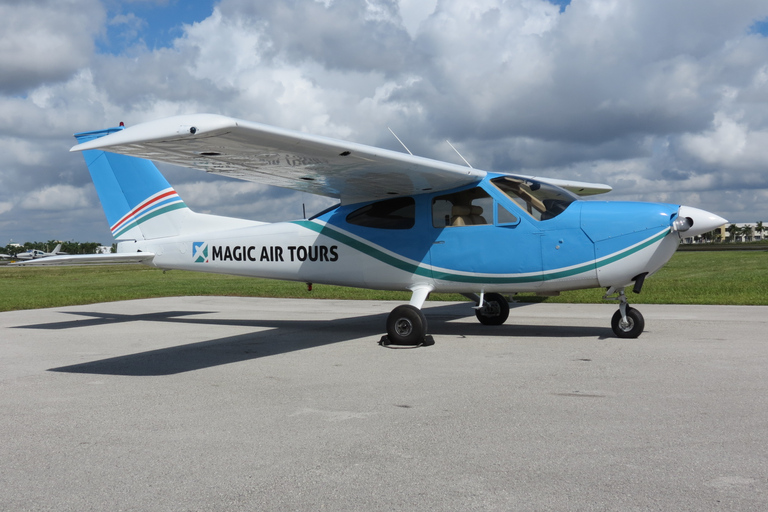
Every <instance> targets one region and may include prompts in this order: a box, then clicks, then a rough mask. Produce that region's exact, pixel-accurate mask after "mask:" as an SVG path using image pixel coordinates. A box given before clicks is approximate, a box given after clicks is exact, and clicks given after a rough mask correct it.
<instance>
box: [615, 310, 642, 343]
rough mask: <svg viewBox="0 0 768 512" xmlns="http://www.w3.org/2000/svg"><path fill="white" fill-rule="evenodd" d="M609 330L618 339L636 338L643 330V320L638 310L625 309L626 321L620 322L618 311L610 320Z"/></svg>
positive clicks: (619, 311)
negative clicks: (610, 329) (611, 330)
mask: <svg viewBox="0 0 768 512" xmlns="http://www.w3.org/2000/svg"><path fill="white" fill-rule="evenodd" d="M611 328H612V329H613V333H614V334H615V335H616V336H618V337H619V338H637V337H638V336H640V333H642V332H643V329H645V319H644V318H643V315H641V314H640V312H639V311H638V310H636V309H635V308H630V307H627V321H626V322H624V321H623V320H622V318H621V310H618V311H616V313H614V314H613V318H612V319H611Z"/></svg>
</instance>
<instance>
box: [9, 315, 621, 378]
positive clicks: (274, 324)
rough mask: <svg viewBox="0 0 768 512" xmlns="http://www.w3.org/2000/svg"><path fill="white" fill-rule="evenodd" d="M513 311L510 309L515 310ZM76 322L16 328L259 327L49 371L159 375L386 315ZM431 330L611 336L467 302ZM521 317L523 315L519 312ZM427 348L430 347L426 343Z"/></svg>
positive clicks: (324, 339)
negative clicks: (508, 319) (488, 313)
mask: <svg viewBox="0 0 768 512" xmlns="http://www.w3.org/2000/svg"><path fill="white" fill-rule="evenodd" d="M513 312H514V310H513ZM66 313H67V314H71V315H77V316H79V317H85V318H78V319H75V320H70V321H63V322H51V323H45V324H35V325H24V326H18V327H16V328H17V329H44V330H62V329H80V328H89V327H99V326H103V325H108V324H115V323H126V322H170V323H184V324H199V325H203V326H217V325H221V326H242V327H253V328H259V329H264V330H259V331H255V332H251V333H245V334H239V335H236V336H227V337H224V338H217V339H212V340H208V341H201V342H196V343H189V344H185V345H178V346H174V347H165V348H161V349H157V350H149V351H145V352H139V353H136V354H130V355H124V356H117V357H110V358H107V359H101V360H98V361H91V362H87V363H80V364H75V365H70V366H62V367H59V368H51V369H50V370H49V371H53V372H65V373H86V374H98V375H124V376H137V377H138V376H160V375H173V374H177V373H183V372H189V371H194V370H200V369H203V368H210V367H214V366H219V365H225V364H231V363H238V362H241V361H248V360H251V359H258V358H261V357H267V356H271V355H276V354H283V353H287V352H293V351H296V350H304V349H309V348H313V347H319V346H323V345H329V344H332V343H339V342H343V341H350V340H354V339H359V338H361V337H366V336H376V341H377V342H378V334H377V333H381V330H382V328H383V326H384V325H385V322H386V318H387V315H388V313H378V314H375V315H366V316H358V317H351V318H340V319H334V320H307V321H302V320H269V319H247V320H242V319H236V320H229V319H220V318H193V317H195V316H196V315H203V314H211V313H215V312H212V311H164V312H154V313H147V314H137V315H127V314H125V315H124V314H119V313H102V312H97V311H93V312H86V311H78V312H70V311H67V312H66ZM425 314H426V316H427V320H428V322H429V333H430V334H431V335H433V336H435V337H436V342H437V343H439V342H440V339H439V336H440V335H446V336H453V337H455V336H461V337H464V336H466V337H471V336H498V337H499V338H526V337H546V338H577V337H597V338H600V339H603V338H609V337H612V333H611V330H610V328H607V327H598V326H596V327H575V326H557V325H519V324H518V325H511V324H507V325H502V326H493V327H489V326H483V325H481V324H479V323H467V322H453V320H457V319H461V318H466V317H467V316H470V315H471V314H472V310H471V309H470V308H469V306H468V305H467V304H466V303H464V304H451V305H445V306H437V307H431V308H426V309H425ZM521 316H522V315H521ZM427 348H428V347H427Z"/></svg>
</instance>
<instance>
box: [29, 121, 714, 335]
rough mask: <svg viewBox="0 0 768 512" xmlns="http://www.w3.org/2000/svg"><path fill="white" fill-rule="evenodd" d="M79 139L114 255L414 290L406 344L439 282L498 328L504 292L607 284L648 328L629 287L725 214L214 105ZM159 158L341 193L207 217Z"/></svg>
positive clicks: (621, 328) (622, 324) (400, 317)
mask: <svg viewBox="0 0 768 512" xmlns="http://www.w3.org/2000/svg"><path fill="white" fill-rule="evenodd" d="M76 137H77V140H78V141H79V142H80V144H79V145H77V146H75V147H73V148H72V151H83V154H84V157H85V160H86V163H87V165H88V168H89V170H90V172H91V176H92V178H93V181H94V184H95V186H96V190H97V192H98V194H99V198H100V200H101V203H102V206H103V207H104V211H105V213H106V216H107V220H108V222H109V225H110V226H111V229H112V233H113V235H114V237H115V238H116V239H117V240H118V242H119V243H118V254H115V255H110V256H112V257H120V258H123V260H124V261H142V262H143V263H146V264H148V265H151V266H155V267H158V268H163V269H185V270H197V271H203V272H216V273H222V274H237V275H243V276H258V277H267V278H275V279H286V280H294V281H303V282H307V283H326V284H335V285H343V286H353V287H364V288H375V289H387V290H408V291H410V292H411V293H412V296H411V300H410V303H409V304H404V305H400V306H397V307H396V308H395V309H394V310H393V311H392V313H391V314H390V315H389V317H388V319H387V322H386V324H387V325H386V329H387V336H388V339H389V342H391V343H399V344H419V343H424V342H425V339H426V338H425V337H426V334H427V320H426V318H425V316H424V314H423V313H422V312H421V307H422V305H423V304H424V301H425V300H426V299H427V296H428V295H429V294H430V293H431V292H458V293H461V294H464V295H465V296H467V297H468V298H470V299H471V300H472V301H473V302H474V304H473V305H474V309H475V314H476V315H477V318H478V320H479V321H480V322H481V323H483V324H486V325H499V324H502V323H504V321H506V319H507V317H508V315H509V304H508V302H507V299H506V298H505V296H509V295H512V294H515V293H518V292H535V293H538V294H542V295H553V294H557V293H559V292H561V291H564V290H573V289H579V288H598V287H602V288H605V289H606V293H605V298H606V299H608V300H616V301H618V303H619V309H618V310H617V311H616V313H615V314H614V316H613V318H612V321H611V325H612V328H613V331H614V333H615V334H616V335H617V336H619V337H637V336H639V335H640V333H641V332H642V331H643V328H644V319H643V316H642V315H641V314H640V312H638V311H637V310H636V309H634V308H632V307H630V306H629V305H628V300H627V296H626V294H625V289H626V288H627V287H631V288H632V289H633V291H635V292H636V293H639V292H640V291H641V289H642V287H643V283H644V282H645V279H646V278H647V277H648V276H650V275H652V274H653V273H654V272H656V271H657V270H659V268H661V267H662V266H663V265H664V264H665V263H666V262H667V261H668V260H669V258H670V257H671V256H672V254H673V253H674V252H675V250H676V249H677V246H678V244H679V241H680V237H681V236H682V235H683V234H684V235H685V236H693V235H695V234H700V233H704V232H706V231H710V230H712V229H714V228H716V227H717V226H720V225H722V224H724V223H725V222H726V221H725V219H723V218H721V217H719V216H717V215H715V214H712V213H709V212H706V211H703V210H699V209H696V208H692V207H689V206H681V205H677V204H660V203H635V202H605V201H585V200H582V199H581V196H589V195H594V194H601V193H605V192H609V191H610V190H611V187H609V186H608V185H602V184H594V183H583V182H578V181H567V180H558V179H547V178H540V177H531V176H523V175H518V174H504V173H491V172H485V171H481V170H477V169H472V168H470V167H464V166H459V165H454V164H450V163H445V162H439V161H435V160H431V159H427V158H421V157H417V156H413V155H409V154H405V153H400V152H395V151H388V150H384V149H379V148H375V147H370V146H365V145H361V144H355V143H351V142H345V141H340V140H334V139H329V138H325V137H318V136H313V135H307V134H303V133H298V132H293V131H289V130H283V129H279V128H274V127H269V126H265V125H261V124H257V123H251V122H247V121H241V120H237V119H232V118H228V117H223V116H218V115H211V114H198V115H189V116H177V117H171V118H167V119H161V120H158V121H153V122H149V123H144V124H139V125H136V126H133V127H131V128H127V129H124V128H123V127H122V123H121V127H119V128H111V129H107V130H101V131H94V132H86V133H79V134H77V135H76ZM105 151H106V152H105ZM145 159H153V160H157V161H161V162H168V163H171V164H177V165H182V166H187V167H192V168H197V169H201V170H204V171H207V172H210V173H215V174H221V175H225V176H230V177H233V178H238V179H243V180H248V181H255V182H259V183H265V184H268V185H275V186H279V187H286V188H291V189H296V190H301V191H305V192H311V193H315V194H321V195H325V196H330V197H335V198H338V199H339V200H340V203H339V204H338V205H336V206H334V207H332V208H329V209H327V210H326V211H323V212H321V213H319V214H317V215H315V216H313V217H311V218H309V219H301V220H294V221H290V222H278V223H264V222H256V221H250V220H242V219H235V218H228V217H220V216H214V215H206V214H199V213H195V212H193V211H192V210H190V209H189V208H188V207H187V205H186V204H185V203H184V202H183V201H182V199H181V198H180V197H179V195H178V194H177V193H176V191H175V190H174V189H173V188H172V187H171V186H170V185H169V184H168V182H167V181H166V180H165V178H164V177H163V176H162V175H161V174H160V172H159V171H158V170H157V168H156V167H155V166H154V165H153V164H152V163H151V162H150V161H149V160H145ZM94 257H97V256H88V257H85V258H91V259H92V258H94ZM60 258H65V259H67V258H68V259H69V260H70V261H72V259H73V258H83V257H74V256H72V257H58V258H55V260H58V259H60ZM54 262H55V261H53V260H51V261H50V263H54ZM42 263H45V262H42Z"/></svg>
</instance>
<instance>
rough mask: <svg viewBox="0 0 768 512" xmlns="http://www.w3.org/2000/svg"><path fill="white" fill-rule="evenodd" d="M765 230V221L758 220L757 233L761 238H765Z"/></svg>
mask: <svg viewBox="0 0 768 512" xmlns="http://www.w3.org/2000/svg"><path fill="white" fill-rule="evenodd" d="M763 231H765V228H764V227H763V221H761V220H760V221H757V224H755V234H756V235H757V236H759V237H760V240H762V239H763Z"/></svg>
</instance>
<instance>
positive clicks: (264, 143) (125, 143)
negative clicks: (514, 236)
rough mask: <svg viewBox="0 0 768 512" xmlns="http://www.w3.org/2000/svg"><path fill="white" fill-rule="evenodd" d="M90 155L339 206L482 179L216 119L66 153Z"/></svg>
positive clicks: (172, 124)
mask: <svg viewBox="0 0 768 512" xmlns="http://www.w3.org/2000/svg"><path fill="white" fill-rule="evenodd" d="M90 149H101V150H105V151H111V152H115V153H122V154H126V155H130V156H136V157H140V158H146V159H149V160H154V161H157V162H165V163H170V164H175V165H181V166H184V167H192V168H195V169H200V170H204V171H207V172H209V173H213V174H220V175H223V176H229V177H232V178H237V179H242V180H246V181H253V182H257V183H263V184H266V185H274V186H278V187H283V188H290V189H294V190H301V191H304V192H309V193H312V194H319V195H324V196H329V197H335V198H338V199H340V200H341V202H342V203H343V204H349V203H356V202H362V201H368V200H376V199H381V198H388V197H397V196H404V195H414V194H421V193H424V192H429V191H439V190H446V189H451V188H456V187H460V186H462V185H469V184H471V183H476V182H479V181H480V180H482V179H483V178H484V177H485V176H486V172H485V171H481V170H477V169H472V168H470V167H465V166H462V165H456V164H451V163H447V162H440V161H437V160H432V159H429V158H423V157H418V156H413V155H407V154H405V153H401V152H397V151H390V150H386V149H380V148H375V147H372V146H366V145H363V144H356V143H353V142H346V141H342V140H337V139H331V138H327V137H320V136H315V135H308V134H304V133H300V132H295V131H291V130H284V129H281V128H275V127H271V126H267V125H263V124H259V123H253V122H249V121H242V120H239V119H233V118H230V117H225V116H220V115H215V114H193V115H184V116H175V117H169V118H165V119H160V120H157V121H150V122H147V123H142V124H138V125H135V126H132V127H129V128H126V129H124V130H121V131H118V132H115V133H112V134H110V135H107V136H105V137H101V138H98V139H94V140H91V141H87V142H84V143H82V144H79V145H77V146H74V147H73V148H72V149H71V151H85V150H90ZM537 179H539V180H540V181H547V182H550V183H553V184H556V183H555V181H556V180H548V179H546V178H545V179H541V178H537ZM562 183H567V184H568V185H569V186H567V187H566V188H569V189H570V190H572V191H577V190H582V192H581V195H587V194H592V193H602V192H607V191H609V190H610V187H608V186H606V185H599V184H593V183H580V182H562ZM570 185H573V186H570ZM561 186H562V185H561ZM576 193H580V192H576Z"/></svg>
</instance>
